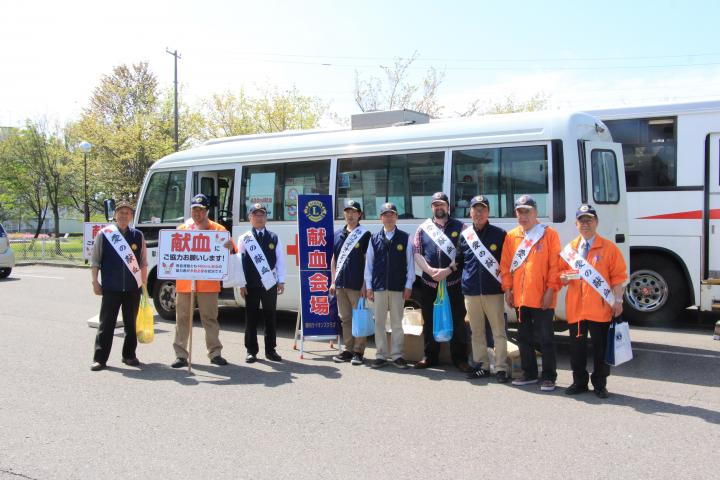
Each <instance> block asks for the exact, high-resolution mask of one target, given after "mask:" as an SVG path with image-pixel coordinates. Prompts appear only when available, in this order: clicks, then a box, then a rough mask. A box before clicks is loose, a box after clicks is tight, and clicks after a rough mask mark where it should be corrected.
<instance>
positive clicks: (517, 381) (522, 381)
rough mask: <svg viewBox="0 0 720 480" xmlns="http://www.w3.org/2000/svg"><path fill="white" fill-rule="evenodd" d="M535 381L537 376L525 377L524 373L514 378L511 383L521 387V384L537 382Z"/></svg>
mask: <svg viewBox="0 0 720 480" xmlns="http://www.w3.org/2000/svg"><path fill="white" fill-rule="evenodd" d="M537 382H538V379H537V378H527V377H526V376H525V375H523V376H522V377H520V378H516V379H515V380H513V381H512V384H513V385H515V386H519V387H521V386H523V385H530V384H533V383H537Z"/></svg>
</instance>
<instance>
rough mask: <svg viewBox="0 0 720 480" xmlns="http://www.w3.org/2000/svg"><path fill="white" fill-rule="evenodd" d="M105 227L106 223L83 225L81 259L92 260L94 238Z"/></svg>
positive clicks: (86, 223) (87, 223)
mask: <svg viewBox="0 0 720 480" xmlns="http://www.w3.org/2000/svg"><path fill="white" fill-rule="evenodd" d="M105 225H107V223H93V222H85V223H83V258H84V259H85V260H90V259H91V258H92V252H93V247H94V246H95V237H96V236H97V234H98V233H99V232H100V230H101V229H102V228H103V227H104V226H105Z"/></svg>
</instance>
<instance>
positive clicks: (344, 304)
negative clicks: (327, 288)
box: [335, 288, 367, 354]
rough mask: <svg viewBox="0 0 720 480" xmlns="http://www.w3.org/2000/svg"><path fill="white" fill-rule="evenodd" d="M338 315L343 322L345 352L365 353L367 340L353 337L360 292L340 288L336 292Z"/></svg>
mask: <svg viewBox="0 0 720 480" xmlns="http://www.w3.org/2000/svg"><path fill="white" fill-rule="evenodd" d="M335 298H336V300H337V306H338V314H340V321H341V322H342V336H343V347H344V348H343V350H345V351H347V352H356V353H362V354H364V353H365V345H366V344H367V338H365V337H358V338H355V337H353V336H352V311H353V308H356V307H357V304H358V300H359V299H360V290H350V289H349V288H338V289H336V290H335Z"/></svg>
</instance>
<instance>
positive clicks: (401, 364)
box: [392, 357, 410, 370]
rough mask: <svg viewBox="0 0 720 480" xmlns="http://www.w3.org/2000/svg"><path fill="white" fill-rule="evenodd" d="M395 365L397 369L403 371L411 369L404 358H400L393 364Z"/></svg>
mask: <svg viewBox="0 0 720 480" xmlns="http://www.w3.org/2000/svg"><path fill="white" fill-rule="evenodd" d="M392 364H393V365H395V366H396V367H397V368H402V369H403V370H404V369H406V368H410V365H408V363H407V362H406V361H405V359H404V358H403V357H398V358H396V359H395V360H393V362H392Z"/></svg>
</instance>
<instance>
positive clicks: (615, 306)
mask: <svg viewBox="0 0 720 480" xmlns="http://www.w3.org/2000/svg"><path fill="white" fill-rule="evenodd" d="M598 221H599V220H598V216H597V212H596V211H595V209H594V208H593V207H592V205H587V204H585V205H580V208H578V210H577V212H576V214H575V226H576V227H577V229H578V232H579V233H580V235H579V236H578V237H577V238H575V239H574V240H573V241H571V242H570V243H569V244H568V245H566V246H565V248H564V249H563V251H562V253H561V257H562V259H563V261H564V263H565V265H564V266H565V267H566V268H567V269H566V270H565V271H563V272H562V273H561V275H560V280H561V281H562V283H563V285H567V286H568V291H567V296H566V297H565V311H566V314H567V322H568V326H569V327H570V365H571V367H572V371H573V383H572V385H570V386H569V387H568V388H567V389H566V390H565V393H566V394H568V395H577V394H578V393H583V392H587V391H588V380H590V381H592V384H593V387H594V391H595V395H597V396H598V397H599V398H607V396H608V392H607V377H608V375H609V374H610V366H609V365H608V364H606V363H605V349H606V346H607V335H608V329H609V327H610V320H611V319H612V317H617V316H619V315H620V314H622V310H623V306H622V298H623V286H624V284H625V282H626V281H627V278H628V274H627V265H626V264H625V259H624V258H623V256H622V253H621V252H620V249H619V248H618V247H617V245H615V244H614V243H612V242H611V241H609V240H607V239H605V238H603V237H601V236H600V235H598V234H597V226H598ZM588 332H589V333H590V338H591V339H592V344H593V373H592V375H591V376H588V372H587V368H586V364H587V336H588Z"/></svg>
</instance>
